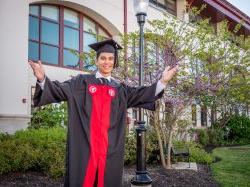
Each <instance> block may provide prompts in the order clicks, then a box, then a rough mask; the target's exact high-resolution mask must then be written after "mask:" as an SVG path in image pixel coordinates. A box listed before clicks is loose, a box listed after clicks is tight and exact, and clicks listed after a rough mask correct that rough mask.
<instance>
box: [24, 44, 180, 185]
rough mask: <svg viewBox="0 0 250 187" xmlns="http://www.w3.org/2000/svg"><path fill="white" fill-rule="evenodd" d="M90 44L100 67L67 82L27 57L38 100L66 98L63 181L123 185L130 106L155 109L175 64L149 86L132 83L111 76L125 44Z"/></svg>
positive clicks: (38, 102)
mask: <svg viewBox="0 0 250 187" xmlns="http://www.w3.org/2000/svg"><path fill="white" fill-rule="evenodd" d="M90 47H91V48H92V49H94V50H95V51H96V54H97V57H96V66H97V68H98V71H97V72H96V73H95V74H93V75H89V74H88V75H86V74H85V75H83V74H80V75H78V76H76V77H74V78H72V79H70V80H68V81H65V82H63V83H60V82H58V81H51V80H50V79H49V78H48V77H47V76H46V75H45V71H44V68H43V66H42V63H41V61H38V63H34V62H32V61H29V64H30V66H31V68H32V70H33V72H34V75H35V77H36V78H37V84H36V91H35V95H34V105H35V106H41V105H46V104H49V103H57V102H61V101H67V103H68V134H67V153H66V174H65V182H64V186H70V187H93V186H98V187H120V186H122V172H123V157H124V140H125V129H126V125H125V120H126V111H127V108H130V107H143V108H147V109H151V110H152V109H153V107H152V106H153V103H154V101H156V100H157V99H159V98H160V97H161V96H162V95H163V90H164V88H165V87H166V85H167V83H168V82H169V81H170V80H171V78H172V77H173V76H174V74H175V73H176V71H177V67H174V68H172V69H170V68H169V67H167V68H166V69H165V70H164V72H163V74H162V78H161V79H160V80H159V81H158V82H156V83H154V84H152V85H151V86H148V87H146V86H142V87H130V86H127V85H125V84H123V83H118V82H117V81H116V80H114V79H113V78H112V77H111V73H112V70H113V69H114V68H115V67H117V65H118V58H117V56H118V55H117V50H119V49H121V46H120V45H118V44H117V43H116V42H115V41H114V40H112V39H109V40H105V41H102V42H98V43H94V44H91V45H90Z"/></svg>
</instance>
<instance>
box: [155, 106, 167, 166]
mask: <svg viewBox="0 0 250 187" xmlns="http://www.w3.org/2000/svg"><path fill="white" fill-rule="evenodd" d="M159 104H160V103H159ZM159 106H160V105H158V107H157V108H156V111H155V112H154V127H155V131H156V134H157V139H158V145H159V148H160V159H161V165H162V167H163V168H167V165H166V162H165V155H164V148H163V143H162V133H161V124H160V122H161V120H160V107H159Z"/></svg>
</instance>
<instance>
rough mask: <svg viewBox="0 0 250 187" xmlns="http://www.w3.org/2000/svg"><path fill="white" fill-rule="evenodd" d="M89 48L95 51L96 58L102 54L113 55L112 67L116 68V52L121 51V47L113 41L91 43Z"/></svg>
mask: <svg viewBox="0 0 250 187" xmlns="http://www.w3.org/2000/svg"><path fill="white" fill-rule="evenodd" d="M89 47H90V48H92V49H94V50H95V51H96V57H97V58H98V57H99V55H100V54H101V53H103V52H106V53H114V56H115V61H114V67H117V66H118V52H117V51H118V50H119V49H122V47H121V46H120V45H119V44H118V43H117V42H115V41H114V40H113V39H108V40H104V41H101V42H97V43H93V44H90V45H89Z"/></svg>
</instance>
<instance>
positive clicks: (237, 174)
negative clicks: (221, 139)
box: [211, 145, 250, 187]
mask: <svg viewBox="0 0 250 187" xmlns="http://www.w3.org/2000/svg"><path fill="white" fill-rule="evenodd" d="M213 155H214V156H216V157H219V158H221V161H219V162H216V163H213V164H212V165H211V169H212V173H213V176H214V177H215V179H216V180H217V181H218V183H219V184H220V185H222V186H225V187H227V186H232V187H235V186H249V187H250V145H246V146H238V147H222V148H216V149H214V150H213Z"/></svg>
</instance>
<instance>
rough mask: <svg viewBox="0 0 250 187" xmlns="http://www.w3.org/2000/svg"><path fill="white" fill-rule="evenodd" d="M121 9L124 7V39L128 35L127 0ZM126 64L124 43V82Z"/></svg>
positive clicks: (126, 69)
mask: <svg viewBox="0 0 250 187" xmlns="http://www.w3.org/2000/svg"><path fill="white" fill-rule="evenodd" d="M123 3H124V4H123V7H124V20H123V23H124V24H123V26H124V30H123V34H124V36H125V37H126V36H127V33H128V28H127V26H128V16H127V15H128V14H127V13H128V6H127V5H128V2H127V0H124V1H123ZM127 64H128V53H127V43H126V42H125V44H124V72H125V75H124V80H125V81H126V80H127V71H128V67H127Z"/></svg>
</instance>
